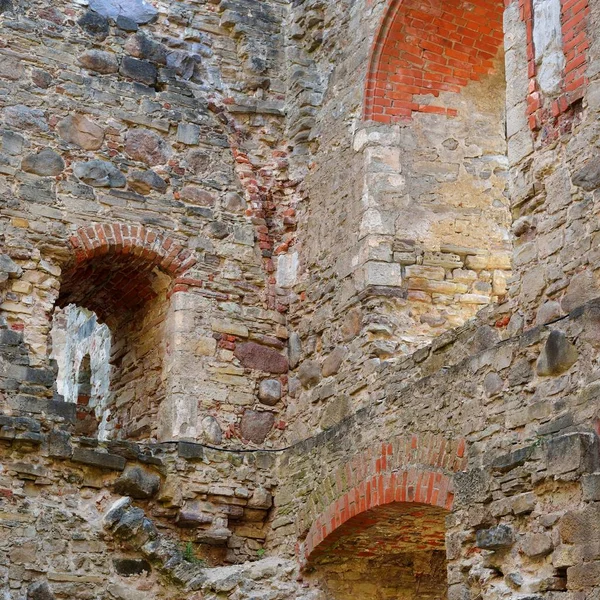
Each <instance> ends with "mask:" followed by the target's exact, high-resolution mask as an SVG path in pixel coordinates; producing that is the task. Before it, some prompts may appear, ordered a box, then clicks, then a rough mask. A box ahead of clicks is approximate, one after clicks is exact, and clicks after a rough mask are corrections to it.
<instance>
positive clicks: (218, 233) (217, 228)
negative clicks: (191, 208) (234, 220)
mask: <svg viewBox="0 0 600 600" xmlns="http://www.w3.org/2000/svg"><path fill="white" fill-rule="evenodd" d="M229 233H230V231H229V226H228V225H227V223H223V221H211V222H210V223H209V225H208V235H210V237H213V238H216V239H217V240H222V239H225V238H226V237H227V236H228V235H229Z"/></svg>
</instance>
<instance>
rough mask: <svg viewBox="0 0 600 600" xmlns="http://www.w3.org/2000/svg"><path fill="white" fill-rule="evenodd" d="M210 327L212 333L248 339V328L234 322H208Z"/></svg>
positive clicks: (215, 320)
mask: <svg viewBox="0 0 600 600" xmlns="http://www.w3.org/2000/svg"><path fill="white" fill-rule="evenodd" d="M210 327H211V329H212V330H213V331H217V332H218V333H226V334H228V335H235V336H237V337H243V338H247V337H248V333H249V332H248V328H247V327H246V326H245V325H243V324H242V323H237V322H235V321H226V320H223V319H213V320H212V321H211V322H210Z"/></svg>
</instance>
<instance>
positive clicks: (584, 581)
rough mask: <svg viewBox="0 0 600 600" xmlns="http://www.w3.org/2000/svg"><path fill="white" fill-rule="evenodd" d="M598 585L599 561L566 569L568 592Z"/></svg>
mask: <svg viewBox="0 0 600 600" xmlns="http://www.w3.org/2000/svg"><path fill="white" fill-rule="evenodd" d="M598 585H600V561H594V562H590V563H586V564H580V565H574V566H572V567H569V568H568V569H567V586H568V588H569V589H570V590H583V589H586V588H593V587H595V586H598Z"/></svg>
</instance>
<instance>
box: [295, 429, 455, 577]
mask: <svg viewBox="0 0 600 600" xmlns="http://www.w3.org/2000/svg"><path fill="white" fill-rule="evenodd" d="M465 467H466V457H465V441H464V440H463V439H461V440H458V441H452V440H448V439H445V438H442V437H440V436H417V435H413V436H410V437H406V438H405V437H403V438H398V439H396V440H394V441H392V442H390V443H384V444H381V445H379V446H377V447H376V448H371V449H368V450H366V451H363V452H360V453H358V454H357V455H355V456H354V457H353V458H352V460H351V461H349V462H348V463H346V464H344V465H342V466H340V467H339V468H338V469H337V470H336V472H335V473H334V474H333V475H331V476H329V477H327V478H326V480H325V481H324V482H323V483H322V484H321V485H320V486H319V488H318V489H317V490H316V491H315V492H314V493H313V494H312V498H311V500H309V502H308V503H307V505H309V506H314V507H319V508H320V509H321V510H319V509H313V510H309V514H307V515H305V516H304V517H303V519H302V521H303V522H304V523H307V524H308V525H309V529H308V533H307V535H306V537H305V539H304V541H303V542H302V543H301V544H299V546H298V553H299V559H300V562H301V564H303V565H305V564H306V563H307V562H308V561H309V560H310V559H311V557H312V556H313V554H314V553H315V550H316V549H317V548H319V547H321V545H329V544H331V543H335V541H336V539H337V538H338V537H339V536H340V535H342V533H344V528H343V525H344V524H345V523H346V522H347V521H349V520H350V519H353V518H354V517H357V516H358V515H360V514H361V513H365V512H366V511H370V510H372V509H375V508H377V507H381V506H384V505H388V504H392V503H411V504H413V503H414V504H419V505H429V506H433V507H439V508H441V509H444V510H447V511H449V510H451V509H452V504H453V501H454V491H453V484H452V475H453V473H454V472H457V471H461V470H463V469H464V468H465ZM359 526H360V524H359Z"/></svg>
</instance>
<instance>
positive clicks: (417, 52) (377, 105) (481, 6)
mask: <svg viewBox="0 0 600 600" xmlns="http://www.w3.org/2000/svg"><path fill="white" fill-rule="evenodd" d="M503 8H504V2H503V1H502V0H470V1H469V2H466V1H464V0H444V1H442V0H391V1H390V3H389V5H388V7H387V9H386V11H385V14H384V16H383V19H382V21H381V25H380V28H379V31H378V33H377V36H376V39H375V42H374V44H373V46H372V49H371V58H370V61H369V72H368V76H367V81H366V89H365V105H364V116H365V119H368V120H373V121H377V122H380V123H390V122H394V121H398V120H402V119H406V118H410V117H411V116H412V114H413V113H415V112H424V113H437V114H444V115H448V116H457V114H458V111H457V109H456V108H452V107H449V106H447V105H446V102H445V101H444V100H443V99H442V98H440V95H441V94H443V93H444V92H451V93H459V92H460V91H461V89H462V88H464V87H465V86H467V85H468V84H469V82H471V81H481V80H482V79H484V78H485V77H486V76H489V75H491V74H493V73H494V72H495V71H496V70H497V69H498V64H497V62H498V53H499V50H500V49H501V46H502V42H503V32H502V14H503ZM436 99H437V100H436Z"/></svg>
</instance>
